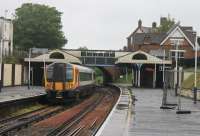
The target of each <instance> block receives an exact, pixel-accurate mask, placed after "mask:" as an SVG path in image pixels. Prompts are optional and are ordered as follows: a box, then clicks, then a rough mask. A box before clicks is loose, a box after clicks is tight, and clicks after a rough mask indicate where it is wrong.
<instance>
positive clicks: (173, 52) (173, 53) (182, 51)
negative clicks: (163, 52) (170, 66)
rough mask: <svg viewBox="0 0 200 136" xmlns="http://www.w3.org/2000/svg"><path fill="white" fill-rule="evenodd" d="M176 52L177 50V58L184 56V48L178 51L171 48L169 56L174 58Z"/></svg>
mask: <svg viewBox="0 0 200 136" xmlns="http://www.w3.org/2000/svg"><path fill="white" fill-rule="evenodd" d="M176 52H177V55H178V56H177V57H178V58H184V52H185V50H179V51H175V50H173V51H171V55H170V56H171V58H172V59H175V58H176Z"/></svg>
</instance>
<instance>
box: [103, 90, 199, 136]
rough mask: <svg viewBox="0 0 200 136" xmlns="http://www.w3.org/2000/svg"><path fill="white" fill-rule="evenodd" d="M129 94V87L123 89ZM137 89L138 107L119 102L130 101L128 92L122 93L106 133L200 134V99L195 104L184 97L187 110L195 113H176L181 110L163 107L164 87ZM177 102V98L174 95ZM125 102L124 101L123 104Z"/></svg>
mask: <svg viewBox="0 0 200 136" xmlns="http://www.w3.org/2000/svg"><path fill="white" fill-rule="evenodd" d="M123 90H125V91H124V94H126V92H127V91H126V89H123ZM133 92H134V94H135V96H136V99H137V101H136V102H135V106H134V107H133V106H122V108H119V107H120V106H119V104H123V102H125V103H126V104H128V103H129V102H128V101H127V100H128V97H127V95H125V96H124V95H122V97H121V99H120V103H119V104H118V106H117V107H116V109H115V111H114V112H113V114H112V116H111V118H110V119H109V121H107V123H106V125H105V127H104V129H103V131H102V133H101V135H102V136H113V135H115V136H199V135H200V102H198V103H197V104H196V105H194V104H193V101H192V100H191V99H186V98H181V107H182V109H183V110H191V111H192V113H191V114H176V111H177V109H174V110H162V109H160V106H161V102H162V95H163V92H162V90H161V89H138V88H134V89H133ZM170 100H173V101H174V102H177V101H178V98H177V97H173V98H170ZM121 102H122V103H121Z"/></svg>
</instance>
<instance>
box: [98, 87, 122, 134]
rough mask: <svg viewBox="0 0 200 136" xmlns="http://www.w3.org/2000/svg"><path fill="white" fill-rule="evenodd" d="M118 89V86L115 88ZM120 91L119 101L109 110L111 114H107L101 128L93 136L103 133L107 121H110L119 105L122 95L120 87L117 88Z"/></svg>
mask: <svg viewBox="0 0 200 136" xmlns="http://www.w3.org/2000/svg"><path fill="white" fill-rule="evenodd" d="M117 87H118V86H117ZM118 88H119V89H120V96H119V99H118V100H117V103H116V104H115V106H114V107H113V109H112V110H111V112H110V113H109V115H108V116H107V118H106V120H105V121H104V123H103V124H102V125H101V127H100V128H99V130H98V131H97V133H96V135H95V136H100V135H101V133H102V132H103V130H104V128H105V126H106V125H107V124H108V121H110V120H111V117H112V115H113V113H114V111H115V109H116V107H117V105H118V104H119V102H120V100H121V95H122V89H121V88H120V87H118Z"/></svg>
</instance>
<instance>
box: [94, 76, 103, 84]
mask: <svg viewBox="0 0 200 136" xmlns="http://www.w3.org/2000/svg"><path fill="white" fill-rule="evenodd" d="M95 80H96V84H103V76H97V77H96V79H95Z"/></svg>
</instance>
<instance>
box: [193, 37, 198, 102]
mask: <svg viewBox="0 0 200 136" xmlns="http://www.w3.org/2000/svg"><path fill="white" fill-rule="evenodd" d="M193 93H194V104H196V103H197V34H196V42H195V67H194V88H193Z"/></svg>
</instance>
